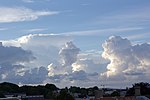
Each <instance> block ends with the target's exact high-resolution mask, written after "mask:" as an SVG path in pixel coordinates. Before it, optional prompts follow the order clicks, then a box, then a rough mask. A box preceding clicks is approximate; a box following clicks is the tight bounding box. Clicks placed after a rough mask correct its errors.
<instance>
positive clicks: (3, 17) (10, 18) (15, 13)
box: [0, 7, 59, 23]
mask: <svg viewBox="0 0 150 100" xmlns="http://www.w3.org/2000/svg"><path fill="white" fill-rule="evenodd" d="M0 12H1V13H0V23H8V22H22V21H33V20H36V19H38V18H39V17H41V16H50V15H56V14H58V13H59V12H58V11H34V10H32V9H29V8H25V7H16V8H11V7H0Z"/></svg>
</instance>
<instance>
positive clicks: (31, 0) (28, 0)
mask: <svg viewBox="0 0 150 100" xmlns="http://www.w3.org/2000/svg"><path fill="white" fill-rule="evenodd" d="M22 1H23V2H25V3H34V2H37V1H51V0H22Z"/></svg>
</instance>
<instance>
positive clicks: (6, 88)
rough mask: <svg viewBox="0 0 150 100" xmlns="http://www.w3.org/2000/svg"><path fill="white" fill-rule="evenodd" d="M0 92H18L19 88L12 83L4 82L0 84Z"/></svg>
mask: <svg viewBox="0 0 150 100" xmlns="http://www.w3.org/2000/svg"><path fill="white" fill-rule="evenodd" d="M0 90H1V91H2V92H3V93H7V92H18V90H19V86H18V85H16V84H13V83H8V82H4V83H1V84H0Z"/></svg>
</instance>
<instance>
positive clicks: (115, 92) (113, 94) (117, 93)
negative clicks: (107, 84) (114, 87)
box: [111, 91, 120, 97]
mask: <svg viewBox="0 0 150 100" xmlns="http://www.w3.org/2000/svg"><path fill="white" fill-rule="evenodd" d="M111 96H113V97H114V96H120V93H119V92H118V91H114V92H113V93H111Z"/></svg>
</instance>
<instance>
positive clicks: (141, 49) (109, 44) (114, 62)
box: [102, 36, 150, 80]
mask: <svg viewBox="0 0 150 100" xmlns="http://www.w3.org/2000/svg"><path fill="white" fill-rule="evenodd" d="M102 46H103V48H104V52H103V53H102V56H103V57H104V58H106V59H108V60H110V63H109V64H108V65H107V72H105V73H103V74H102V76H106V77H107V78H112V79H117V80H118V79H119V80H121V79H127V80H128V79H131V78H132V79H134V80H135V79H140V77H141V76H144V77H147V76H148V75H149V74H150V73H149V72H148V70H150V63H149V62H150V54H149V52H150V44H147V43H145V44H136V45H132V44H131V42H130V41H129V40H128V39H123V38H121V37H120V36H112V37H110V38H109V39H108V40H106V41H105V43H104V44H103V45H102Z"/></svg>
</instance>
